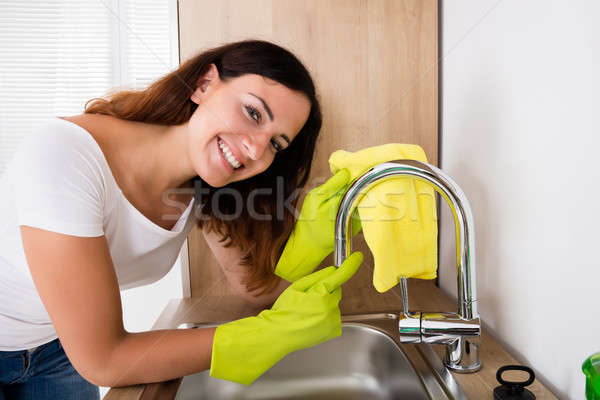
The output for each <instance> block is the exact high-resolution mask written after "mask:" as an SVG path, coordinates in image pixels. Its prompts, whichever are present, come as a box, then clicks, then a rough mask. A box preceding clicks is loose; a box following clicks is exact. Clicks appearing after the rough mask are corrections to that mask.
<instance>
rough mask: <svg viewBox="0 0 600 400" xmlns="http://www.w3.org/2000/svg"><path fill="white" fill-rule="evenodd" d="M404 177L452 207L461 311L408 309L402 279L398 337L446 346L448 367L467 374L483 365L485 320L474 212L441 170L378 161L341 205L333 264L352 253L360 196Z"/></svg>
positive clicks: (406, 162)
mask: <svg viewBox="0 0 600 400" xmlns="http://www.w3.org/2000/svg"><path fill="white" fill-rule="evenodd" d="M401 177H408V178H412V179H416V180H418V181H421V182H425V183H428V184H430V185H431V186H433V188H434V189H435V190H436V191H437V192H438V193H439V194H440V195H441V196H442V197H443V198H444V199H445V200H446V202H447V203H448V205H449V206H450V209H451V211H452V214H453V216H454V222H455V228H456V229H455V230H456V252H457V254H456V255H457V273H458V276H457V285H458V311H457V312H456V313H449V312H436V313H432V312H421V311H410V310H409V307H408V292H407V285H406V278H402V279H401V282H400V283H401V285H400V290H401V294H402V303H403V310H402V313H401V314H399V315H398V321H399V322H398V325H399V329H400V341H401V342H402V343H430V344H444V345H445V346H446V355H445V357H444V364H445V365H446V366H447V367H448V368H449V369H451V370H453V371H456V372H464V373H469V372H475V371H478V370H479V369H480V368H481V361H480V359H479V343H480V338H481V322H480V319H479V313H478V311H477V286H476V282H477V280H476V276H475V230H474V226H473V215H472V213H471V207H470V205H469V201H468V200H467V198H466V196H465V194H464V192H463V191H462V190H461V189H460V187H458V185H457V184H456V182H454V181H453V180H452V178H450V177H449V176H448V175H446V174H445V173H444V172H442V171H441V170H440V169H438V168H436V167H435V166H433V165H430V164H427V163H423V162H419V161H415V160H394V161H389V162H384V163H381V164H378V165H376V166H374V167H373V168H371V169H370V170H369V171H367V172H366V173H364V174H363V175H362V176H361V177H359V178H358V179H357V180H356V181H355V182H354V183H353V184H352V185H351V186H350V188H349V189H348V191H347V192H346V193H345V195H344V197H343V198H342V201H341V203H340V206H339V208H338V213H337V217H336V221H335V265H336V266H340V265H341V264H342V262H343V261H344V260H345V259H346V257H347V256H348V255H349V254H350V252H351V251H352V226H351V223H352V218H351V215H352V213H353V212H354V209H355V208H356V207H357V206H358V203H359V202H360V200H361V199H362V197H363V196H364V195H365V194H366V193H367V192H368V190H369V189H370V188H371V187H372V186H373V185H375V184H379V183H381V182H383V181H385V180H388V179H397V178H401Z"/></svg>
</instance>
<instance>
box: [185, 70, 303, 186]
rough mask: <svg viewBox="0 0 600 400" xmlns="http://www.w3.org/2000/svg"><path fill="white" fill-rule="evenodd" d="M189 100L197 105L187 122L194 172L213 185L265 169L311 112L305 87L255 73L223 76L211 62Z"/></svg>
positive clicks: (250, 175)
mask: <svg viewBox="0 0 600 400" xmlns="http://www.w3.org/2000/svg"><path fill="white" fill-rule="evenodd" d="M261 99H262V101H261ZM191 100H192V101H193V102H194V103H196V104H198V108H197V109H196V111H195V112H194V114H193V115H192V117H191V118H190V120H189V122H188V131H189V138H190V139H189V140H190V143H189V144H190V145H189V146H188V148H189V151H190V154H189V157H190V160H191V162H192V166H193V168H194V170H195V171H196V173H197V174H198V175H199V176H200V177H201V178H202V179H203V180H204V181H206V182H207V183H208V184H209V185H211V186H214V187H221V186H225V185H227V184H228V183H231V182H235V181H240V180H244V179H247V178H250V177H252V176H254V175H257V174H259V173H261V172H263V171H264V170H266V169H267V168H268V167H269V165H271V163H272V162H273V159H274V157H275V154H276V153H277V151H278V150H279V151H280V150H283V149H285V148H286V147H287V146H289V144H290V143H291V141H292V140H294V138H295V137H296V135H297V134H298V132H299V131H300V129H302V127H303V126H304V123H305V122H306V120H307V119H308V115H309V112H310V102H309V100H308V98H307V97H306V96H305V95H304V94H303V93H300V92H296V91H293V90H291V89H289V88H287V87H285V86H283V85H281V84H280V83H278V82H276V81H274V80H271V79H268V78H265V77H263V76H261V75H255V74H246V75H242V76H240V77H238V78H234V79H231V80H230V81H228V82H223V81H221V80H220V78H219V75H218V70H217V68H216V66H215V65H214V64H211V66H210V69H209V70H208V72H207V73H206V74H205V75H204V77H203V78H202V79H200V80H199V81H198V88H197V89H196V90H195V91H194V93H193V94H192V96H191ZM263 102H264V103H263Z"/></svg>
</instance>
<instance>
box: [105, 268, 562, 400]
mask: <svg viewBox="0 0 600 400" xmlns="http://www.w3.org/2000/svg"><path fill="white" fill-rule="evenodd" d="M357 295H358V296H357ZM364 295H366V298H368V299H370V300H372V301H370V302H369V301H367V302H364V301H361V302H356V301H354V302H353V301H348V302H346V305H345V307H342V313H343V314H352V313H360V312H366V311H370V312H373V311H392V310H390V309H389V308H390V301H389V296H388V300H387V301H386V302H385V304H384V303H381V304H375V303H377V300H376V299H375V296H373V294H372V293H365V294H364ZM352 297H353V298H354V299H357V298H361V296H360V293H354V296H352ZM362 298H365V297H364V296H363V297H362ZM366 303H369V304H366ZM409 305H410V309H411V310H423V311H452V310H455V309H456V304H455V302H454V301H453V300H452V299H450V298H449V297H448V296H446V295H445V294H444V293H443V292H442V291H441V290H440V289H439V288H438V287H436V286H435V284H434V283H433V281H423V280H417V279H410V280H409ZM342 306H344V304H343V303H342ZM399 309H400V307H398V308H397V310H399ZM259 311H260V310H257V309H253V308H252V307H249V306H248V305H246V304H245V303H244V302H243V301H242V300H240V299H239V298H236V297H233V296H226V297H223V296H221V297H218V298H209V297H207V298H204V299H196V298H183V299H173V300H171V301H169V303H168V304H167V306H166V307H165V308H164V310H163V311H162V313H161V314H160V316H159V317H158V319H157V320H156V323H155V324H154V326H153V328H152V329H175V328H177V326H178V325H179V324H181V323H184V322H221V321H226V320H232V319H238V318H243V317H246V316H249V315H255V314H256V313H258V312H259ZM483 318H485V316H483ZM433 349H434V351H436V353H437V354H439V355H440V357H442V356H443V352H444V349H443V346H433ZM480 357H481V361H482V368H481V370H480V371H478V372H477V373H474V374H459V373H455V372H452V376H453V377H454V378H455V379H456V381H457V382H458V383H459V384H460V386H461V387H462V389H463V390H464V391H465V393H466V394H467V396H468V397H469V398H472V399H480V398H492V397H490V396H492V393H493V389H494V387H496V386H498V385H499V384H498V382H497V381H496V371H497V370H498V368H499V367H500V366H502V365H507V364H518V363H517V362H516V360H515V359H514V358H513V357H512V356H511V355H510V354H509V353H508V352H507V351H506V350H505V349H504V348H503V347H502V346H501V345H500V344H499V343H498V342H497V341H496V340H495V339H494V338H493V337H492V336H491V335H489V334H488V333H487V332H486V331H485V330H483V332H482V338H481V345H480ZM505 379H508V378H507V377H506V376H505ZM180 383H181V379H174V380H171V381H167V382H157V383H152V384H147V385H135V386H127V387H119V388H111V389H110V390H109V391H108V393H107V394H106V396H105V397H104V400H150V399H173V398H174V396H175V393H176V392H177V389H178V387H179V384H180ZM528 389H529V390H530V391H531V392H533V394H535V396H536V398H537V399H538V400H546V399H556V397H555V396H554V395H553V394H552V393H551V392H550V391H549V390H548V389H547V388H546V387H545V386H543V385H542V384H541V383H540V382H539V381H538V380H536V381H535V382H534V383H533V384H532V385H530V386H528Z"/></svg>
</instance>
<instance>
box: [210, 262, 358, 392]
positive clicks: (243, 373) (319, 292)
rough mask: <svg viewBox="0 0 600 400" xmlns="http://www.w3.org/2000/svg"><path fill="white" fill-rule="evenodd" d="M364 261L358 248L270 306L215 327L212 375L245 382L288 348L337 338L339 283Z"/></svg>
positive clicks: (303, 280) (301, 281)
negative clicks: (259, 311) (342, 260)
mask: <svg viewBox="0 0 600 400" xmlns="http://www.w3.org/2000/svg"><path fill="white" fill-rule="evenodd" d="M362 260H363V254H362V253H361V252H360V251H356V252H354V253H352V254H350V256H349V257H348V258H346V260H344V262H343V263H342V265H341V266H340V267H339V268H336V267H327V268H324V269H321V270H319V271H317V272H314V273H312V274H310V275H307V276H305V277H303V278H301V279H299V280H297V281H296V282H294V283H292V284H291V285H290V286H289V287H288V288H287V289H286V290H285V291H284V292H283V293H281V295H280V296H279V298H278V299H277V300H276V301H275V303H274V304H273V307H271V309H270V310H264V311H262V312H261V313H260V314H258V315H257V316H256V317H248V318H243V319H239V320H236V321H232V322H228V323H226V324H223V325H219V326H218V327H217V329H216V330H215V335H214V339H213V346H212V359H211V364H210V376H212V377H213V378H219V379H226V380H229V381H233V382H238V383H243V384H244V385H249V384H251V383H252V382H254V381H255V380H256V379H257V378H258V377H259V376H261V375H262V374H263V373H264V372H265V371H266V370H268V369H269V368H271V367H272V366H273V365H274V364H275V363H277V362H278V361H279V360H281V359H282V358H283V357H285V356H286V355H287V354H289V353H291V352H292V351H295V350H300V349H305V348H308V347H311V346H315V345H317V344H319V343H322V342H325V341H327V340H329V339H333V338H335V337H337V336H340V335H341V334H342V325H341V315H340V310H339V308H338V303H339V301H340V300H341V298H342V288H341V287H340V286H341V285H342V284H343V283H344V282H346V281H347V280H348V279H350V278H351V277H352V275H354V273H355V272H356V270H357V269H358V267H359V265H360V263H361V262H362Z"/></svg>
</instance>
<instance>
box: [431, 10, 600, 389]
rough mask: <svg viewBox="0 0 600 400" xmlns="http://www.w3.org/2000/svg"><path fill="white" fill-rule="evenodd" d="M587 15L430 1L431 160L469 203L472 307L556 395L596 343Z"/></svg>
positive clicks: (579, 383) (596, 60)
mask: <svg viewBox="0 0 600 400" xmlns="http://www.w3.org/2000/svg"><path fill="white" fill-rule="evenodd" d="M598 20H600V2H598V1H595V0H589V1H583V0H577V1H569V2H566V1H544V0H530V1H518V0H504V1H500V2H498V1H496V0H495V1H490V0H485V1H478V0H471V1H469V0H447V1H444V2H443V30H442V34H443V54H444V58H443V71H442V102H443V104H442V141H441V143H442V145H441V150H442V151H441V167H442V169H443V170H444V171H445V172H447V173H448V174H449V175H450V176H452V177H453V178H454V179H455V180H456V182H457V183H458V185H459V186H461V188H462V189H463V190H464V191H465V193H466V195H467V197H468V198H469V200H470V203H471V206H472V209H473V214H474V218H475V232H476V244H477V247H476V251H477V263H478V265H477V267H478V268H477V274H478V289H479V300H480V313H481V316H482V319H483V321H484V323H485V326H487V328H488V331H490V332H491V333H492V334H493V335H494V336H495V337H497V338H498V339H500V341H501V342H502V343H503V344H504V345H506V346H507V348H508V349H509V351H510V352H511V353H512V354H513V355H514V356H515V357H516V359H517V360H518V361H519V362H520V363H523V364H525V365H529V366H531V367H532V368H533V369H534V370H535V372H536V374H537V376H538V379H540V380H541V381H542V382H543V383H545V384H546V385H547V386H548V387H549V388H550V389H551V390H552V391H553V392H554V393H555V394H556V395H557V396H558V397H559V398H571V399H583V398H585V396H584V387H585V378H584V376H583V374H582V372H581V364H582V362H583V361H584V359H585V358H586V357H587V356H588V355H590V354H592V353H594V352H597V351H600V269H599V264H600V263H599V262H598V259H597V255H596V252H595V250H596V246H597V245H598V234H597V227H598V222H599V211H600V207H599V205H598V195H599V194H600V189H599V186H598V183H599V181H600V179H599V178H600V173H599V171H598V164H597V159H598V157H599V145H600V129H599V128H598V124H599V121H598V119H597V117H598V115H599V114H600V108H599V106H600V101H599V99H598V95H599V93H600V25H599V24H598ZM450 222H451V220H450V217H449V208H448V207H447V206H446V205H444V206H443V213H442V227H441V229H440V235H441V238H442V241H441V242H442V243H443V246H442V248H441V249H440V254H441V257H442V258H441V260H442V262H441V271H440V275H441V277H442V278H441V282H442V287H443V289H444V290H445V291H446V292H448V293H451V294H452V295H453V296H455V293H456V278H455V266H454V265H453V254H454V253H453V252H454V251H455V250H454V247H453V246H454V237H453V229H454V228H453V227H452V226H451V223H450Z"/></svg>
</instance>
